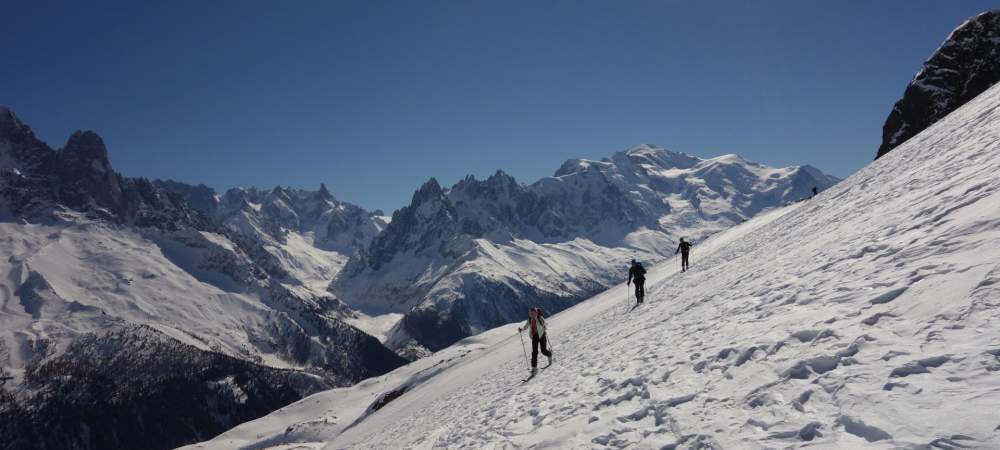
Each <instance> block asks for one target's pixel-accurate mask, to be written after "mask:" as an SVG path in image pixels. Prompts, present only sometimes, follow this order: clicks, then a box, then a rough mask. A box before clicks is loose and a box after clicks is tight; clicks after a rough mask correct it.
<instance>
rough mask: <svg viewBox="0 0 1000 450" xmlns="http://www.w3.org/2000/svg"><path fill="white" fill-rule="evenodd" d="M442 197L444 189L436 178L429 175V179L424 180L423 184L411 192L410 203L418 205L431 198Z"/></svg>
mask: <svg viewBox="0 0 1000 450" xmlns="http://www.w3.org/2000/svg"><path fill="white" fill-rule="evenodd" d="M443 197H444V189H442V188H441V185H440V184H438V181H437V179H435V178H433V177H431V179H429V180H427V181H426V182H424V184H423V185H421V186H420V188H419V189H417V191H416V192H414V193H413V199H412V200H411V201H410V204H411V205H419V204H422V203H426V202H428V201H431V200H437V199H441V198H443Z"/></svg>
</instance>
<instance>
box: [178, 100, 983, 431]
mask: <svg viewBox="0 0 1000 450" xmlns="http://www.w3.org/2000/svg"><path fill="white" fill-rule="evenodd" d="M998 105H1000V86H994V87H993V88H991V89H990V90H988V91H987V92H986V93H984V94H983V95H981V96H979V97H978V98H977V99H976V100H974V101H972V102H970V103H969V104H967V105H965V106H964V107H962V108H960V109H959V110H957V111H956V112H954V113H952V114H951V115H949V116H948V117H946V118H945V119H942V120H941V121H940V122H938V123H937V124H935V125H934V126H932V127H931V128H928V129H927V130H925V131H924V132H923V133H921V134H920V135H918V136H916V137H914V138H912V139H911V140H909V141H908V142H907V143H905V144H903V145H902V146H900V147H899V148H897V149H895V150H894V151H893V152H892V153H890V154H888V155H887V156H885V157H883V158H881V159H879V160H878V161H876V162H874V163H873V164H871V165H870V166H868V167H867V168H865V169H863V170H862V171H860V172H858V173H857V174H855V175H853V176H852V177H851V178H849V179H848V180H845V181H844V182H842V183H840V184H839V185H837V186H835V187H833V188H831V189H829V190H828V191H826V192H824V193H823V194H821V195H820V196H818V197H816V198H815V199H813V200H811V201H809V202H804V203H801V204H797V205H794V206H791V207H788V208H784V209H781V210H777V211H773V212H771V213H769V214H765V215H763V216H759V217H757V218H755V219H752V220H750V221H748V222H747V223H745V224H743V225H740V226H738V227H735V228H733V229H731V230H729V231H727V232H724V233H721V234H719V235H718V236H716V237H715V238H713V239H711V240H709V241H707V242H705V243H704V244H702V245H699V246H697V247H695V248H694V250H693V253H692V270H691V271H690V272H687V273H683V274H680V273H677V267H676V266H677V265H679V264H678V263H677V261H676V259H674V260H671V261H670V262H669V263H668V264H665V265H662V266H660V267H656V268H653V269H652V270H651V271H650V276H649V280H648V281H647V293H648V294H647V303H646V304H644V305H643V306H640V307H638V308H636V309H634V310H629V311H628V312H626V309H625V290H624V287H623V286H619V287H616V288H613V289H610V290H608V291H607V292H605V293H603V294H601V295H598V296H596V297H594V298H593V299H591V300H588V301H586V302H584V303H581V304H579V305H577V306H575V307H573V308H570V309H568V310H566V311H564V312H563V313H560V314H557V315H555V316H553V317H551V318H550V320H549V325H550V333H551V336H550V339H551V341H552V343H553V349H554V352H555V357H556V363H555V364H554V365H553V366H551V367H549V368H548V369H545V370H544V371H542V372H541V373H540V374H539V375H538V376H537V377H535V378H534V379H532V380H530V381H529V382H527V383H524V384H522V383H521V379H523V377H524V376H525V374H526V372H527V368H526V365H525V362H524V357H523V355H522V350H521V348H520V346H521V343H520V341H519V340H518V338H517V336H516V330H515V327H516V325H509V326H505V327H500V328H497V329H494V330H491V331H490V332H487V333H486V334H484V335H481V336H477V337H473V338H469V339H467V340H465V341H462V342H460V343H459V344H458V345H456V346H453V347H451V348H449V349H446V350H444V351H442V352H439V353H438V354H435V355H433V356H431V357H429V358H427V359H425V360H421V361H418V362H417V363H415V364H416V365H418V366H414V365H411V366H406V367H403V368H400V369H398V370H397V371H396V372H393V373H392V374H389V375H388V376H386V377H385V379H384V380H385V381H384V384H386V386H385V387H382V386H377V385H376V384H375V383H376V381H373V380H369V381H366V382H363V383H361V384H359V385H358V386H355V387H352V388H346V389H338V390H333V391H328V392H324V393H320V394H317V395H316V396H313V397H310V398H307V399H305V400H303V401H301V402H299V403H296V404H293V405H290V406H289V407H286V408H284V409H283V410H281V411H279V412H276V413H274V414H272V415H270V416H267V417H264V418H262V419H259V420H257V421H254V422H249V423H246V424H243V425H241V426H240V427H238V428H236V429H234V430H232V431H230V432H228V433H225V434H223V435H222V436H219V437H218V438H216V439H215V440H213V441H209V442H207V443H204V444H199V445H198V446H196V447H197V448H241V447H242V448H263V447H267V446H270V445H279V444H280V445H284V444H292V443H301V444H302V445H309V446H318V445H319V444H320V443H325V444H326V448H337V449H339V448H520V447H530V448H786V447H810V448H862V447H863V448H914V449H916V448H931V447H938V448H955V447H962V446H965V447H975V448H998V447H1000V418H998V417H997V415H996V414H995V411H996V407H997V405H1000V377H998V375H997V374H998V373H1000V329H998V328H997V327H996V324H997V323H998V319H1000V287H998V283H1000V252H998V251H997V250H996V249H997V248H1000V178H998V177H997V176H996V174H997V173H998V171H1000V111H998ZM623 269H624V268H623ZM446 358H448V359H446ZM543 360H544V358H543ZM431 363H437V364H440V366H441V368H440V369H437V370H436V369H433V368H427V367H426V365H428V364H431ZM421 367H422V368H423V369H420V368H421ZM419 370H423V371H424V372H423V373H424V374H425V375H426V376H422V377H417V376H416V375H412V374H414V373H420V372H419ZM411 376H412V377H415V378H410V377H411ZM396 380H399V381H396ZM401 385H406V386H407V390H406V391H405V392H403V393H402V395H400V396H398V397H397V398H396V399H395V400H393V401H392V402H390V403H388V404H386V405H385V406H384V407H382V408H381V409H379V410H377V411H367V412H366V413H362V414H354V412H356V411H362V412H364V411H366V409H367V407H368V405H371V404H372V403H373V402H374V400H375V398H377V397H378V395H379V394H383V393H386V392H389V391H392V390H394V389H396V388H398V387H400V386H401ZM310 402H312V403H310ZM323 410H336V411H340V412H344V413H348V412H349V413H350V414H346V415H347V416H348V417H350V418H342V419H341V421H340V422H338V423H340V424H343V423H346V422H350V423H351V424H352V425H350V426H346V427H345V426H344V425H332V426H331V425H326V424H322V423H319V424H317V423H316V422H314V421H315V420H316V418H317V417H322V414H321V412H322V411H323ZM360 417H363V419H362V420H360V421H359V422H356V421H355V418H360Z"/></svg>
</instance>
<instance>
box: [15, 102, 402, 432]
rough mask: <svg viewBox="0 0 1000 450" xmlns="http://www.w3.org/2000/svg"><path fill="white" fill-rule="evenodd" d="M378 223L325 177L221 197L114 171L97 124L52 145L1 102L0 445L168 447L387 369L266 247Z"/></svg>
mask: <svg viewBox="0 0 1000 450" xmlns="http://www.w3.org/2000/svg"><path fill="white" fill-rule="evenodd" d="M192 205H194V206H192ZM379 220H381V218H373V214H370V213H368V212H367V211H364V210H362V209H361V208H357V207H354V206H353V205H347V204H342V203H340V202H337V201H336V200H335V199H333V196H332V195H330V193H329V192H328V191H326V189H325V187H321V189H320V191H319V192H305V191H297V190H291V189H284V188H280V187H279V188H276V189H275V190H273V191H272V192H268V193H257V192H256V191H250V192H247V191H240V190H237V191H234V192H233V194H232V195H230V196H227V197H224V198H222V201H220V199H219V198H217V196H216V195H215V193H214V191H213V190H212V189H211V188H208V187H207V186H189V185H185V184H183V183H176V182H160V181H157V182H151V181H149V180H146V179H144V178H129V177H123V176H121V175H120V174H118V173H117V172H115V171H114V169H113V167H112V165H111V163H110V161H109V158H108V151H107V148H106V147H105V145H104V142H103V140H102V139H101V138H100V136H98V135H97V134H96V133H94V132H91V131H78V132H76V133H74V134H73V135H72V136H71V137H70V138H69V140H68V142H67V143H66V145H65V146H64V147H63V148H62V149H60V150H53V149H52V148H50V147H49V146H48V145H46V144H45V143H44V142H42V141H40V140H39V139H37V138H36V137H35V135H34V134H33V133H32V131H31V129H30V128H29V127H28V126H27V125H24V124H23V123H22V122H21V121H20V120H19V119H18V118H17V117H16V116H15V115H14V114H13V113H12V112H11V111H10V110H9V109H7V108H0V227H3V232H2V233H0V235H2V236H3V237H4V239H3V240H2V241H0V249H2V258H0V278H2V279H4V280H8V281H9V283H11V284H12V285H11V286H9V287H10V289H9V290H8V289H0V303H4V308H3V309H2V310H0V325H2V327H0V328H2V332H0V387H2V388H0V442H3V443H4V444H5V448H6V445H7V444H9V446H10V447H11V448H53V449H56V448H60V449H61V448H81V449H91V448H170V447H174V446H176V445H179V444H183V443H189V442H192V441H196V440H201V439H205V438H208V437H211V436H212V435H214V434H216V433H218V432H221V431H223V430H225V429H227V428H229V427H232V426H234V425H236V424H238V423H240V422H242V421H245V420H249V419H252V418H255V417H258V416H261V415H263V414H266V413H268V412H270V411H272V410H274V409H276V408H278V407H281V406H284V405H286V404H288V403H290V402H292V401H295V400H298V399H299V398H301V397H302V396H304V395H307V394H309V393H311V392H314V391H315V390H317V389H320V388H325V387H332V386H346V385H350V384H353V383H355V382H357V381H359V380H362V379H364V378H368V377H371V376H377V375H381V374H383V373H385V372H388V371H390V370H392V369H394V368H396V367H399V366H400V365H402V364H403V363H405V360H404V359H403V358H401V357H400V356H399V355H397V354H396V353H394V352H393V351H391V350H389V349H388V348H386V347H385V346H384V345H383V344H382V343H380V342H379V341H378V340H377V339H375V338H373V337H372V336H370V335H368V334H366V333H364V332H362V331H361V330H359V329H357V328H355V327H353V326H351V325H349V324H348V323H346V322H345V321H344V318H345V317H346V316H349V315H350V314H351V311H350V310H348V309H347V308H346V307H345V305H343V304H342V303H341V302H339V301H338V300H337V299H336V298H334V297H333V296H331V295H329V294H328V293H326V292H325V289H324V287H325V284H324V285H323V286H321V287H320V288H319V289H312V288H311V287H310V286H309V284H310V283H309V280H303V279H301V278H299V277H298V275H299V274H298V273H291V272H290V271H289V267H295V266H296V265H297V264H298V263H299V262H300V261H297V260H295V259H294V257H295V255H289V254H288V252H287V251H285V250H284V249H282V248H280V242H282V241H283V239H284V238H285V236H286V235H287V233H289V230H295V231H303V232H305V231H308V232H309V233H310V235H313V234H315V235H316V236H317V239H318V241H319V242H321V243H322V244H323V245H328V246H330V247H336V248H346V249H352V248H354V247H353V246H359V245H363V244H367V242H368V240H369V239H370V237H371V236H374V235H375V234H376V233H377V232H378V231H379V230H380V229H381V228H380V227H379V224H382V225H384V222H378V221H379ZM39 230H42V231H39ZM39 233H41V236H42V239H41V240H39ZM56 248H58V250H56ZM42 249H46V250H48V251H53V252H55V253H57V254H58V255H59V256H58V257H57V258H56V259H55V260H48V261H40V260H45V259H46V258H47V257H46V256H45V254H44V253H45V252H43V251H42ZM293 250H294V248H293ZM331 253H332V252H331ZM147 256H148V257H147ZM323 256H325V254H324V255H323ZM342 259H346V256H344V257H342ZM289 260H290V261H289ZM307 262H308V263H314V262H315V261H314V260H309V261H307ZM305 265H307V266H309V264H305ZM310 267H311V266H310ZM334 273H335V272H332V273H329V274H328V275H330V276H332V275H333V274H334ZM64 274H70V275H71V277H69V278H65V277H63V275H64ZM324 275H326V274H324ZM161 281H162V282H161ZM5 283H6V282H5ZM53 286H58V289H57V288H54V287H53ZM0 288H4V286H0ZM105 289H106V290H105ZM108 330H110V331H108ZM164 330H169V331H164ZM104 331H108V332H107V333H104ZM205 348H210V349H211V351H206V350H205ZM275 366H277V367H286V369H278V368H275ZM287 367H294V368H295V369H294V370H289V369H287ZM7 373H13V374H14V375H13V376H12V377H11V378H10V380H13V381H11V382H7V381H8V376H7V375H6V374H7ZM303 380H305V381H303ZM88 430H90V431H89V432H88ZM42 434H44V438H40V436H41V435H42Z"/></svg>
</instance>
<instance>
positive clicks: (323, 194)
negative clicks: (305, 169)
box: [316, 183, 333, 201]
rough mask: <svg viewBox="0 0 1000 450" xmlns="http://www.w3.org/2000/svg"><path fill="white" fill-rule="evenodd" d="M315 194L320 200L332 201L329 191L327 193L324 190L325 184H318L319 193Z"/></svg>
mask: <svg viewBox="0 0 1000 450" xmlns="http://www.w3.org/2000/svg"><path fill="white" fill-rule="evenodd" d="M316 194H317V195H318V196H319V198H321V199H324V200H330V201H332V200H333V194H331V193H330V191H328V190H327V189H326V183H320V184H319V191H317V192H316Z"/></svg>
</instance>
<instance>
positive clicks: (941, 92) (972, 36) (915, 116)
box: [875, 10, 1000, 159]
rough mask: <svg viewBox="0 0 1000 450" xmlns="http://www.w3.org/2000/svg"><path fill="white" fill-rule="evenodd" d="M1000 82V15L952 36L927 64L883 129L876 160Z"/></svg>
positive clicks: (968, 25) (986, 14)
mask: <svg viewBox="0 0 1000 450" xmlns="http://www.w3.org/2000/svg"><path fill="white" fill-rule="evenodd" d="M997 81H1000V10H993V11H988V12H984V13H982V14H980V15H978V16H976V17H973V18H971V19H969V20H967V21H965V23H963V24H962V25H960V26H959V27H958V28H956V29H955V31H952V32H951V35H950V36H948V39H946V40H945V41H944V43H942V44H941V47H939V48H938V49H937V51H935V52H934V54H933V55H931V57H930V59H928V60H927V61H926V62H924V65H923V67H922V68H921V69H920V71H919V72H917V75H916V76H914V77H913V80H912V81H910V84H909V85H908V86H907V87H906V91H905V92H904V93H903V98H902V99H900V100H899V101H898V102H896V105H895V106H893V108H892V112H890V113H889V117H888V118H887V119H886V121H885V125H884V126H883V127H882V145H881V146H879V148H878V154H877V155H876V157H875V158H876V159H878V158H881V157H882V156H883V155H885V154H886V153H888V152H889V151H890V150H892V149H893V148H895V147H896V146H898V145H899V144H902V143H903V142H905V141H906V140H907V139H909V138H911V137H913V136H916V135H917V134H918V133H920V132H921V131H923V130H924V129H925V128H927V127H929V126H931V125H932V124H934V122H937V121H938V120H939V119H941V118H942V117H944V116H946V115H948V114H949V113H951V112H952V111H954V110H955V109H957V108H958V107H960V106H962V105H964V104H965V103H966V102H968V101H969V100H972V99H973V98H975V97H976V96H977V95H979V94H981V93H982V92H983V91H985V90H986V89H988V88H989V87H990V86H992V85H993V84H994V83H996V82H997Z"/></svg>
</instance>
